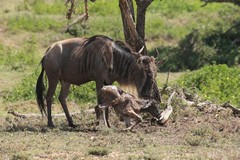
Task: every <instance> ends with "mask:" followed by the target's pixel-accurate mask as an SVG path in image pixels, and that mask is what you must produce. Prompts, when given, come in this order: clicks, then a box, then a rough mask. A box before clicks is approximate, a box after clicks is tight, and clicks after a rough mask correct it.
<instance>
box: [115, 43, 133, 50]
mask: <svg viewBox="0 0 240 160" xmlns="http://www.w3.org/2000/svg"><path fill="white" fill-rule="evenodd" d="M114 43H115V44H116V45H118V46H119V47H121V48H122V49H123V50H125V51H126V52H129V53H131V52H132V50H131V49H130V48H129V47H128V46H127V45H126V44H125V43H124V42H122V41H114Z"/></svg>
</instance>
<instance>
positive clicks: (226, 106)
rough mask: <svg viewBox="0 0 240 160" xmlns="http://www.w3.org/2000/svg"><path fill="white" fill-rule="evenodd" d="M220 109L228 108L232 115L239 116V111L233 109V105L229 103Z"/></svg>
mask: <svg viewBox="0 0 240 160" xmlns="http://www.w3.org/2000/svg"><path fill="white" fill-rule="evenodd" d="M221 107H223V108H230V109H231V110H232V111H233V114H234V115H235V116H236V115H240V110H239V109H237V108H235V107H234V106H233V105H231V104H230V103H229V102H226V103H224V104H223V105H222V106H221Z"/></svg>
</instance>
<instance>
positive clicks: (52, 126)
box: [47, 124, 55, 129]
mask: <svg viewBox="0 0 240 160" xmlns="http://www.w3.org/2000/svg"><path fill="white" fill-rule="evenodd" d="M47 126H48V128H50V129H53V128H55V126H54V125H53V124H48V125H47Z"/></svg>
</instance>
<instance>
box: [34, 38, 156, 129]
mask: <svg viewBox="0 0 240 160" xmlns="http://www.w3.org/2000/svg"><path fill="white" fill-rule="evenodd" d="M41 63H42V72H41V74H40V76H39V78H38V81H37V86H36V93H37V101H38V105H39V108H40V110H41V112H42V113H43V112H45V107H44V102H43V91H44V85H43V72H44V71H45V72H46V75H47V79H48V86H49V87H48V90H47V95H46V102H47V115H48V126H53V122H52V117H51V106H52V99H53V95H54V93H55V90H56V86H57V84H58V82H59V81H60V82H61V92H60V95H59V101H60V103H61V105H62V107H63V110H64V112H65V114H66V117H67V120H68V123H69V125H70V126H74V125H73V121H72V118H71V116H70V114H69V112H68V109H67V104H66V100H65V99H66V97H67V95H68V92H69V88H70V85H71V84H74V85H81V84H84V83H86V82H89V81H95V82H96V88H97V94H98V93H99V91H100V89H101V88H102V87H103V86H104V85H107V84H108V85H110V84H112V83H113V82H114V81H117V82H119V83H120V84H125V85H134V86H136V88H137V92H138V95H139V96H140V97H144V98H154V99H156V100H157V101H160V96H159V92H158V94H157V96H156V94H153V93H155V92H156V91H154V88H157V86H156V83H155V77H156V70H155V68H156V66H155V61H154V58H153V57H149V56H141V55H140V54H136V53H133V52H131V50H130V49H129V48H128V47H127V46H126V45H124V43H122V42H121V43H120V42H119V41H116V42H115V41H113V40H112V39H110V38H108V37H106V36H94V37H91V38H89V39H83V38H75V39H68V40H64V41H59V42H56V43H54V44H53V45H51V46H50V48H48V50H47V52H46V54H45V56H44V57H43V59H42V61H41ZM149 75H150V76H149ZM152 81H154V82H152ZM146 83H150V84H151V85H148V84H146ZM154 85H155V86H154Z"/></svg>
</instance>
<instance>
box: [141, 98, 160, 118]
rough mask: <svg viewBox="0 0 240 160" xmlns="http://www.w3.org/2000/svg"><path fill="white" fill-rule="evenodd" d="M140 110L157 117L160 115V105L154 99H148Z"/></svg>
mask: <svg viewBox="0 0 240 160" xmlns="http://www.w3.org/2000/svg"><path fill="white" fill-rule="evenodd" d="M141 112H148V113H149V114H150V115H151V116H153V117H155V118H157V119H158V118H160V116H161V111H160V105H159V103H158V102H157V101H156V100H150V101H149V102H148V103H147V104H146V105H144V106H143V107H142V108H141Z"/></svg>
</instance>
